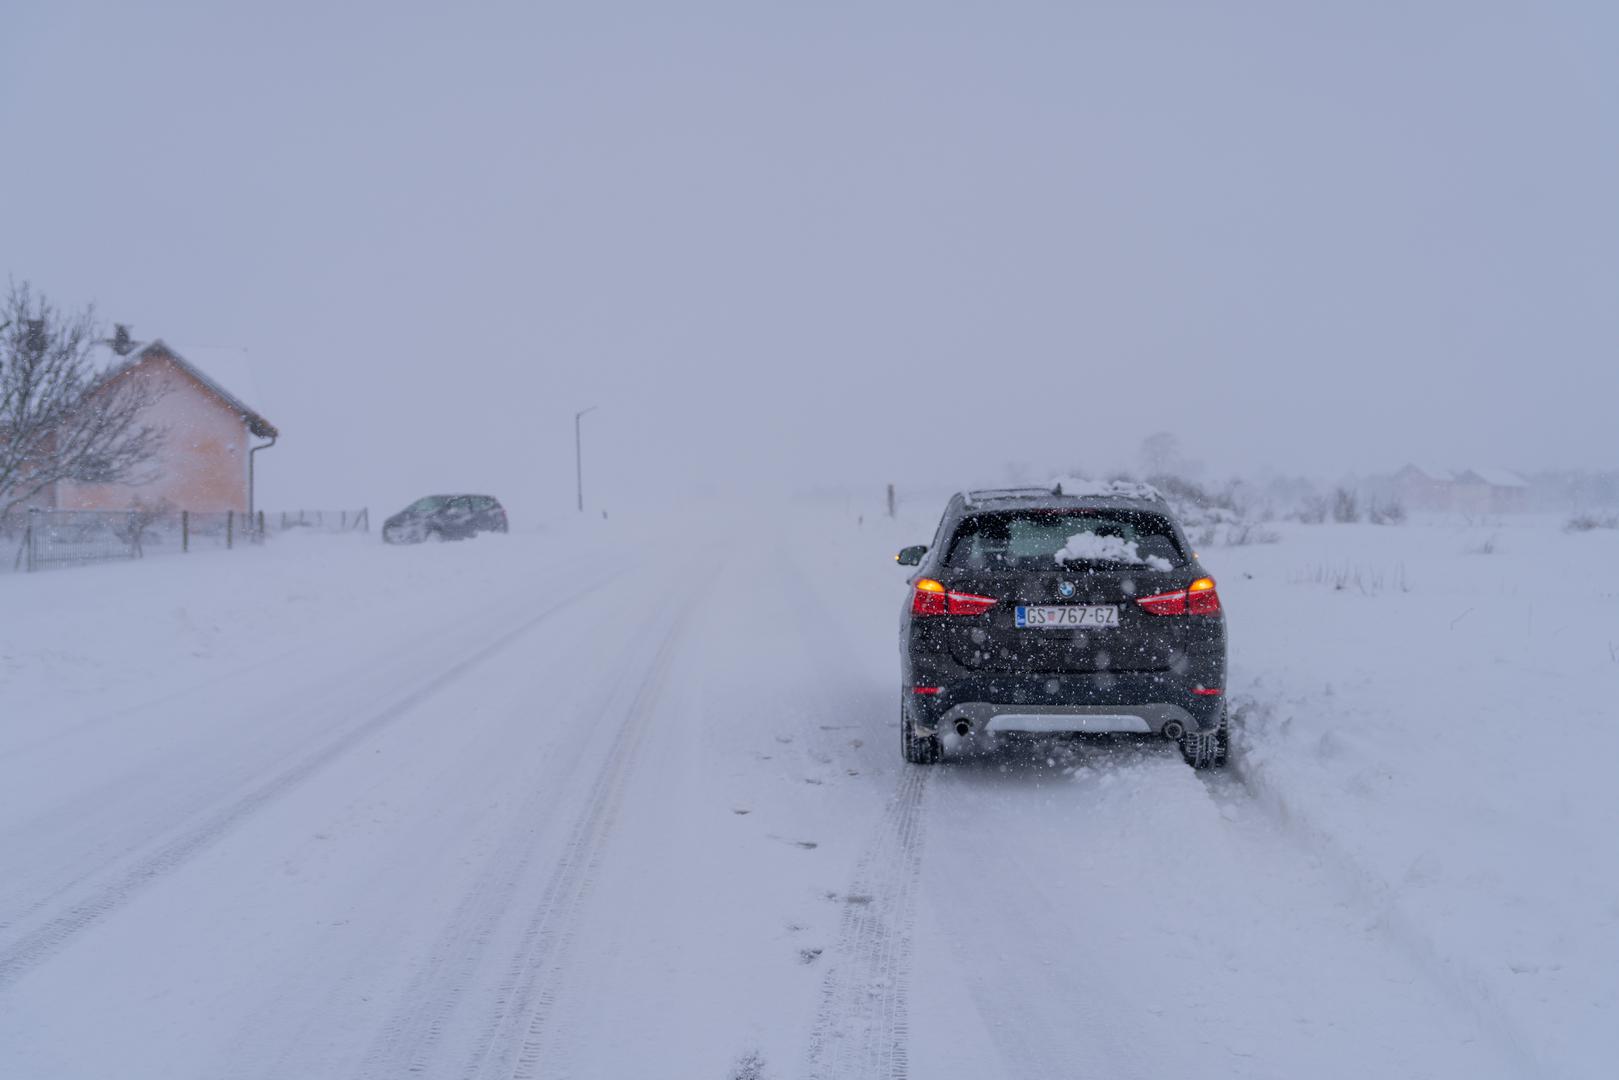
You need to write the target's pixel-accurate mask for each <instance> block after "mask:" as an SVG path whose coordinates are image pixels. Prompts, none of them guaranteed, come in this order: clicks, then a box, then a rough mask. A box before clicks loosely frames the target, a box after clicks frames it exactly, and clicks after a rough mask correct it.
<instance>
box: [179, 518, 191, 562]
mask: <svg viewBox="0 0 1619 1080" xmlns="http://www.w3.org/2000/svg"><path fill="white" fill-rule="evenodd" d="M190 550H191V511H190V510H182V511H180V552H181V554H184V553H185V552H188V551H190Z"/></svg>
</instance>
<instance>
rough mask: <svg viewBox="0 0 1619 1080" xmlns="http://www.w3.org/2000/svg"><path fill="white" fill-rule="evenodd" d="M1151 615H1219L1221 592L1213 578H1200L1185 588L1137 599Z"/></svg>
mask: <svg viewBox="0 0 1619 1080" xmlns="http://www.w3.org/2000/svg"><path fill="white" fill-rule="evenodd" d="M1136 603H1138V604H1140V605H1141V607H1142V609H1143V610H1144V611H1146V612H1147V613H1148V614H1149V615H1218V614H1220V594H1219V592H1218V591H1217V590H1216V589H1215V588H1214V579H1213V578H1198V579H1197V580H1196V581H1194V582H1192V583H1191V584H1190V585H1188V586H1186V588H1184V589H1176V590H1175V591H1174V592H1166V593H1158V594H1157V595H1156V596H1143V597H1142V598H1141V599H1139V600H1137V601H1136Z"/></svg>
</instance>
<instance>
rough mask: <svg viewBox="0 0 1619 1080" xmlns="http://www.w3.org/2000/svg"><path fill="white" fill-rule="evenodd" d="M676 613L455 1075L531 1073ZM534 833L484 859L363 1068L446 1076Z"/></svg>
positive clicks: (535, 803) (539, 804)
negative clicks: (451, 1043)
mask: <svg viewBox="0 0 1619 1080" xmlns="http://www.w3.org/2000/svg"><path fill="white" fill-rule="evenodd" d="M704 580H706V576H705V578H704ZM696 591H697V592H700V591H701V590H700V588H699V589H698V590H696ZM687 599H688V601H689V598H687ZM675 611H676V614H675V615H674V617H673V619H672V620H671V621H670V623H669V625H668V626H667V627H666V628H665V629H664V631H663V634H662V637H661V640H660V641H659V644H658V647H657V648H656V650H655V651H654V653H653V658H652V661H651V663H650V665H649V666H648V668H647V670H646V673H645V675H644V676H643V677H642V678H641V680H640V681H639V682H638V683H633V684H630V685H632V686H634V691H633V695H632V696H631V698H630V700H629V702H628V703H627V704H626V705H625V706H624V708H623V719H622V721H621V722H620V726H619V728H618V731H617V732H616V734H615V736H614V739H613V743H612V745H611V747H610V748H609V750H608V752H607V757H606V760H605V763H604V764H603V765H602V767H601V770H600V772H598V774H597V776H596V778H595V780H594V782H593V783H592V785H591V787H590V789H589V792H588V794H587V795H586V796H585V804H584V809H583V811H582V812H581V813H580V815H579V817H578V818H577V819H576V820H575V821H574V823H573V825H572V827H571V828H570V830H569V832H568V838H567V841H566V842H565V844H564V846H563V849H562V854H561V855H560V856H559V857H558V859H557V861H556V863H555V865H554V866H553V867H552V869H551V872H550V877H549V880H548V881H547V884H546V887H545V889H544V891H543V893H542V894H541V896H540V899H539V902H538V903H537V905H536V906H535V908H534V911H533V913H532V914H531V915H530V917H529V919H528V922H527V925H526V926H525V928H524V930H523V934H522V937H521V940H520V944H519V947H518V948H517V950H516V951H515V952H514V954H513V956H512V957H511V959H510V961H509V963H508V965H507V968H506V971H505V973H504V976H503V978H502V981H501V983H500V987H499V990H498V993H497V994H496V996H495V999H494V1002H493V1011H492V1013H491V1014H490V1015H489V1016H488V1017H486V1018H485V1019H484V1021H483V1025H482V1028H481V1030H480V1031H479V1033H478V1036H477V1039H476V1043H475V1048H474V1050H473V1052H472V1054H471V1056H470V1059H469V1060H468V1061H467V1062H466V1063H465V1064H464V1065H463V1066H462V1067H461V1068H459V1069H458V1070H455V1072H454V1074H455V1075H462V1076H469V1077H475V1076H488V1075H502V1076H513V1075H517V1076H526V1075H530V1074H531V1070H532V1069H533V1068H534V1067H536V1066H537V1065H538V1064H539V1062H540V1060H541V1059H542V1057H543V1056H544V1054H543V1052H542V1051H543V1046H542V1043H543V1037H544V1036H545V1034H546V1031H547V1023H548V1020H549V1018H550V1014H551V1011H552V1009H553V1008H554V1006H555V1003H556V1000H557V996H558V993H559V991H560V989H561V984H562V981H563V980H562V974H563V969H564V967H565V965H566V962H567V953H568V946H569V944H570V943H571V941H572V936H573V929H572V928H573V925H574V923H575V921H576V920H577V917H578V914H579V911H580V910H581V909H582V907H583V906H584V903H585V901H586V899H587V897H588V895H589V893H590V890H591V887H592V885H593V883H594V879H595V875H596V869H597V866H598V865H599V862H600V859H601V857H602V855H603V852H604V850H605V848H606V846H607V842H608V840H609V838H610V836H611V833H612V830H613V828H614V826H615V825H616V824H617V816H618V810H619V806H620V804H621V803H622V801H623V794H624V789H625V787H626V785H627V782H628V777H629V774H630V772H631V769H632V766H633V765H634V763H635V760H636V757H637V751H638V749H639V747H640V744H641V742H642V741H643V738H644V735H645V732H646V729H647V728H648V726H649V724H650V721H651V717H652V715H653V711H654V706H655V705H656V703H657V700H658V697H659V695H660V694H661V692H662V689H663V684H664V683H665V681H666V680H667V677H668V674H669V671H670V669H671V667H672V664H673V659H674V656H675V654H676V652H677V651H678V647H679V645H680V642H681V640H682V639H683V637H684V633H685V630H686V627H687V624H688V622H689V618H690V611H691V604H690V603H689V602H684V603H681V604H679V605H677V607H676V609H675ZM635 651H636V653H637V654H638V655H644V653H645V644H644V643H639V644H638V645H637V646H636V650H635ZM604 711H605V712H606V713H607V714H608V715H612V714H613V713H614V712H616V711H617V709H616V708H615V707H614V706H612V705H611V704H610V705H609V707H608V709H606V710H604ZM554 797H555V793H554V792H544V793H539V792H536V797H535V799H533V800H531V802H530V805H529V806H527V807H525V816H527V817H530V818H543V815H544V807H545V805H546V804H548V803H549V802H550V801H551V800H552V799H553V798H554ZM532 840H533V835H532V831H524V832H521V833H514V834H512V835H511V836H509V837H508V838H507V840H506V842H505V843H503V844H502V845H501V846H500V847H499V849H498V850H497V851H496V852H495V853H494V854H493V855H492V856H491V858H490V860H489V862H490V866H491V870H490V871H489V872H487V873H485V874H484V875H483V876H482V877H481V878H480V879H479V880H478V881H477V883H476V884H475V885H474V886H473V889H472V891H471V892H470V893H468V894H467V896H466V897H465V898H464V899H463V900H462V902H461V905H460V907H459V908H458V910H457V912H456V914H455V915H454V916H453V918H452V919H451V921H450V923H449V926H448V927H447V929H446V931H445V932H444V934H443V935H442V936H441V938H440V940H439V942H438V943H437V944H436V945H435V947H434V949H433V956H432V959H431V960H430V961H429V963H428V965H427V967H426V968H424V969H423V970H422V972H421V973H420V974H419V975H418V976H417V978H416V979H415V980H413V982H412V984H411V987H410V989H409V990H408V991H407V992H406V995H405V1004H404V1007H403V1008H402V1009H401V1011H399V1012H398V1013H396V1015H395V1016H394V1018H393V1019H392V1020H391V1021H390V1022H389V1023H388V1024H387V1026H386V1028H385V1030H384V1033H383V1035H382V1037H381V1038H380V1039H379V1040H378V1041H377V1043H376V1044H375V1047H374V1049H373V1051H372V1054H371V1057H370V1062H369V1063H368V1064H367V1066H366V1067H365V1068H364V1069H363V1070H362V1072H361V1075H364V1076H370V1077H376V1078H378V1080H394V1078H397V1077H401V1076H407V1075H432V1076H439V1075H446V1066H445V1063H443V1062H441V1061H439V1060H437V1059H438V1057H439V1056H440V1054H441V1052H442V1049H443V1046H444V1043H445V1037H446V1035H447V1034H448V1033H449V1032H450V1030H451V1028H452V1026H453V1024H454V1022H455V1018H456V1014H457V1013H458V1012H459V1011H460V1010H461V1008H462V1007H463V1004H464V1002H465V1001H466V999H467V996H468V992H469V989H470V988H471V987H472V985H473V984H474V982H475V980H476V975H477V971H478V969H479V967H480V966H481V964H482V963H483V962H484V961H485V960H486V959H487V958H488V957H487V954H488V951H489V948H490V944H491V942H492V941H493V940H494V939H495V938H496V936H497V934H498V931H499V928H500V924H501V922H502V920H503V919H504V918H505V917H506V916H507V914H508V913H509V912H510V911H511V910H512V908H513V906H514V904H515V903H519V902H520V901H521V891H522V885H523V882H524V880H525V879H527V878H528V877H529V876H530V875H531V867H532V863H533V855H534V852H533V844H532V842H531V841H532Z"/></svg>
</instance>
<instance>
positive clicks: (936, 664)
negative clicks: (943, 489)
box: [897, 483, 1227, 769]
mask: <svg viewBox="0 0 1619 1080" xmlns="http://www.w3.org/2000/svg"><path fill="white" fill-rule="evenodd" d="M897 558H898V561H899V562H900V563H901V564H902V565H906V566H916V567H918V570H917V572H916V574H915V576H913V577H912V578H911V579H910V586H911V592H910V595H909V596H908V597H907V598H906V601H905V608H904V613H903V615H902V616H901V621H900V656H901V669H902V679H903V683H902V687H901V702H900V714H901V715H900V729H901V730H900V738H901V742H902V745H903V749H904V754H905V760H907V761H909V762H912V763H915V764H931V763H933V762H935V761H937V760H939V758H940V757H941V755H942V753H943V743H942V741H941V739H940V735H941V733H943V732H947V731H954V732H955V733H956V734H958V735H960V736H962V737H963V738H964V739H974V738H976V737H978V736H979V735H982V734H986V733H988V734H994V733H997V732H1050V733H1059V734H1069V733H1073V734H1079V733H1088V732H1136V733H1139V734H1144V735H1156V736H1159V737H1163V738H1168V739H1172V740H1174V741H1176V742H1178V743H1179V744H1180V748H1181V752H1182V754H1183V755H1184V756H1185V758H1186V760H1187V762H1188V763H1189V764H1191V765H1193V766H1194V767H1196V768H1200V769H1202V768H1209V767H1213V766H1220V765H1223V764H1225V758H1226V747H1227V734H1226V712H1225V696H1224V695H1225V672H1226V632H1225V615H1224V613H1223V612H1222V611H1221V609H1220V596H1219V593H1218V592H1216V591H1215V587H1214V579H1213V578H1211V577H1209V576H1208V575H1207V574H1206V573H1205V572H1204V570H1203V568H1202V566H1200V565H1199V564H1198V561H1197V556H1196V554H1195V553H1194V552H1193V551H1192V550H1191V547H1190V546H1189V545H1188V544H1187V542H1186V537H1185V535H1184V534H1183V533H1182V531H1181V529H1180V526H1179V525H1178V524H1177V523H1176V521H1175V519H1174V516H1173V515H1172V513H1171V512H1170V509H1169V506H1168V505H1167V504H1166V503H1165V502H1164V501H1163V498H1162V497H1161V496H1160V495H1159V494H1158V493H1157V492H1156V491H1154V490H1153V489H1152V488H1150V487H1147V486H1146V485H1142V484H1124V483H1110V484H1087V485H1084V486H1082V487H1081V488H1080V491H1079V492H1078V493H1075V492H1073V491H1070V492H1066V493H1065V492H1064V491H1063V489H1062V487H1061V486H1057V487H1054V488H1035V489H1025V488H1018V489H1010V490H996V491H975V492H967V493H963V494H959V495H956V496H955V497H953V498H952V499H951V500H950V503H949V505H948V506H947V507H946V508H945V512H944V518H943V519H942V520H941V521H940V522H939V528H938V532H937V533H936V534H935V536H934V541H933V544H932V546H931V547H920V546H919V547H909V548H906V549H905V550H903V551H901V552H900V553H899V555H898V556H897Z"/></svg>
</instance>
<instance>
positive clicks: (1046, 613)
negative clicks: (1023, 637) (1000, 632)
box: [1012, 604, 1119, 630]
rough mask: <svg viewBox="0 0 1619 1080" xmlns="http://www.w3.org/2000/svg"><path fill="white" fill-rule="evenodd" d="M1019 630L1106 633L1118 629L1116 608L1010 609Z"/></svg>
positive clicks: (1062, 606)
mask: <svg viewBox="0 0 1619 1080" xmlns="http://www.w3.org/2000/svg"><path fill="white" fill-rule="evenodd" d="M1012 614H1013V617H1014V618H1015V619H1016V620H1017V627H1018V629H1020V630H1085V629H1089V630H1107V629H1110V628H1112V627H1115V626H1118V625H1119V606H1118V605H1117V604H1061V605H1057V606H1054V607H1020V608H1014V609H1013V611H1012Z"/></svg>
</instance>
